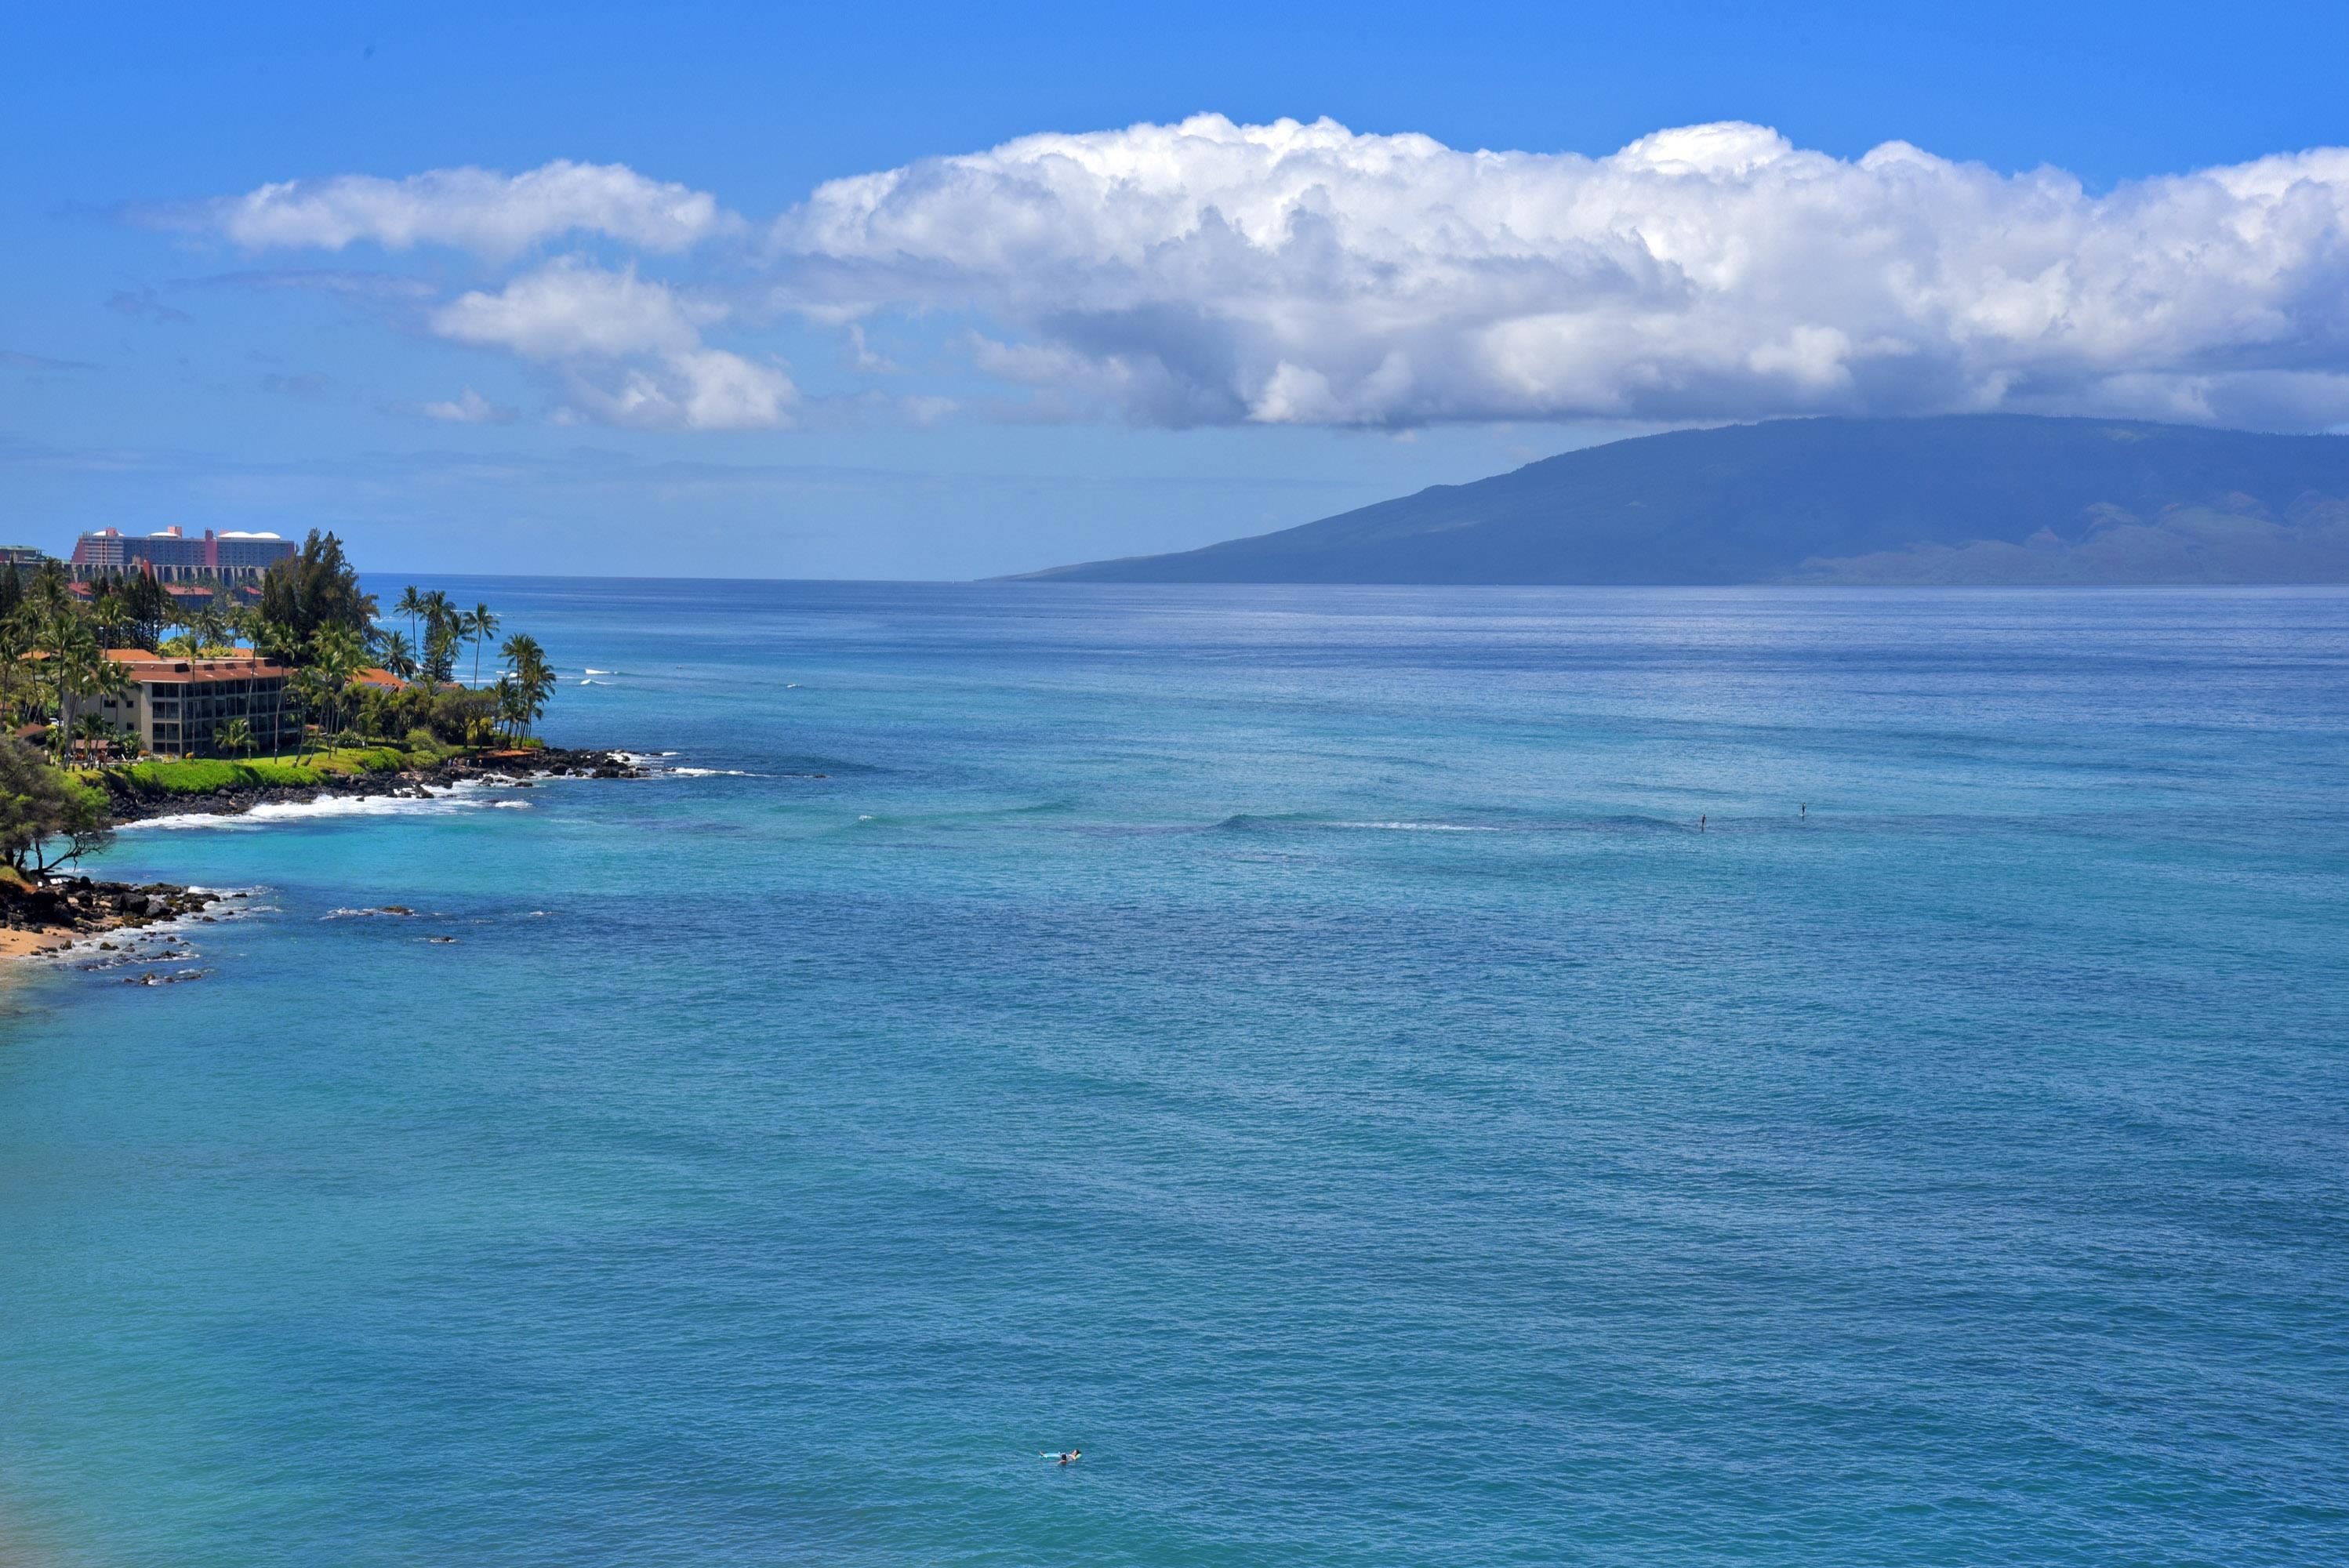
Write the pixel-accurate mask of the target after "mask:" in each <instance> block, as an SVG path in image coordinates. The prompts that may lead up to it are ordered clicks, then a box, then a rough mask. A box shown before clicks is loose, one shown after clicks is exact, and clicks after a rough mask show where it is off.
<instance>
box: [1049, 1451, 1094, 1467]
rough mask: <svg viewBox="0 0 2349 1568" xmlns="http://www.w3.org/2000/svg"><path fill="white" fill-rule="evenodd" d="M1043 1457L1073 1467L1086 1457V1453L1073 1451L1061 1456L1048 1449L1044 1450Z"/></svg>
mask: <svg viewBox="0 0 2349 1568" xmlns="http://www.w3.org/2000/svg"><path fill="white" fill-rule="evenodd" d="M1041 1457H1043V1458H1045V1459H1048V1460H1058V1461H1059V1462H1061V1464H1064V1465H1072V1464H1074V1463H1076V1462H1077V1461H1078V1460H1081V1459H1082V1458H1084V1457H1085V1451H1084V1449H1070V1450H1069V1451H1068V1452H1067V1453H1064V1454H1061V1453H1054V1452H1053V1451H1052V1450H1051V1449H1044V1450H1042V1455H1041Z"/></svg>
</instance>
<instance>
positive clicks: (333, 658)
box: [310, 626, 367, 730]
mask: <svg viewBox="0 0 2349 1568" xmlns="http://www.w3.org/2000/svg"><path fill="white" fill-rule="evenodd" d="M310 664H311V667H312V668H313V669H315V670H316V672H317V675H318V677H319V680H320V682H321V684H322V685H323V686H324V690H325V696H326V706H327V710H328V711H329V712H330V713H331V714H333V715H334V717H335V719H336V725H335V727H336V729H337V730H340V729H341V728H342V727H343V726H342V723H341V719H342V717H343V712H344V706H343V694H344V693H345V692H346V691H347V690H348V689H349V687H350V684H351V682H352V681H354V680H356V679H357V677H358V676H359V674H360V673H361V672H362V671H364V670H365V669H366V668H367V647H366V645H365V644H363V643H361V642H360V641H359V635H358V634H357V632H355V631H353V630H351V629H350V628H349V627H347V626H328V627H326V629H325V630H323V631H321V632H320V633H319V634H317V635H316V637H314V638H312V639H311V643H310Z"/></svg>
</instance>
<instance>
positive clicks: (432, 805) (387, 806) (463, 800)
mask: <svg viewBox="0 0 2349 1568" xmlns="http://www.w3.org/2000/svg"><path fill="white" fill-rule="evenodd" d="M482 788H483V787H482V786H481V785H478V784H475V783H473V782H471V780H470V779H469V780H466V781H464V782H461V783H458V784H453V785H450V786H448V787H446V788H442V789H431V791H430V793H429V794H428V795H427V796H426V797H425V798H424V799H417V798H416V797H415V796H412V795H321V796H319V797H318V798H317V799H315V800H274V801H270V802H268V803H266V804H264V805H260V806H255V807H254V808H253V809H252V810H249V811H244V812H240V813H236V814H233V815H232V814H228V813H224V812H219V811H187V812H181V813H180V814H178V815H175V816H170V817H150V818H148V819H147V820H144V821H140V822H125V823H123V824H122V830H126V831H127V830H130V829H133V828H156V829H167V830H183V829H188V828H218V829H221V830H224V831H249V830H253V829H255V828H265V827H267V826H268V825H269V824H270V823H272V822H290V821H304V820H310V819H313V818H326V817H438V816H446V815H448V814H450V813H451V812H455V811H466V810H479V809H480V808H481V807H483V806H487V805H490V804H492V802H490V801H487V800H483V799H477V798H476V797H478V796H479V794H480V793H481V789H482Z"/></svg>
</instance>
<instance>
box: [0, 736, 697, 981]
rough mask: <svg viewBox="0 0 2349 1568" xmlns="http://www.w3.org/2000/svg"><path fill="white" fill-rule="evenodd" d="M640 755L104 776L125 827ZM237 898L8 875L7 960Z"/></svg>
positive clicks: (597, 765)
mask: <svg viewBox="0 0 2349 1568" xmlns="http://www.w3.org/2000/svg"><path fill="white" fill-rule="evenodd" d="M635 756H636V754H635V753H631V752H626V751H618V750H604V749H598V748H563V747H534V748H528V749H514V750H506V751H481V752H462V753H459V754H457V755H455V756H451V757H445V758H440V759H438V760H436V761H433V762H430V763H427V764H423V765H420V766H414V767H409V768H401V769H385V770H382V771H379V772H373V773H347V774H344V773H327V774H323V775H321V776H320V777H319V779H317V781H316V783H311V784H303V785H297V786H286V785H244V784H236V785H229V786H225V787H222V788H220V789H210V790H204V791H201V792H187V793H181V792H177V791H170V790H158V789H140V787H139V786H138V784H137V782H136V781H135V780H133V779H129V778H127V777H125V776H123V775H121V774H107V775H103V776H101V779H100V782H101V783H102V785H103V786H104V788H105V789H106V791H107V795H108V797H109V812H110V814H111V816H112V818H113V820H114V822H115V823H116V824H117V825H118V826H119V825H122V824H127V823H134V822H142V821H148V820H153V819H155V818H159V817H174V816H192V815H210V816H223V817H233V816H243V814H245V813H246V812H249V811H251V810H254V808H255V807H258V806H271V805H280V804H288V803H301V802H307V801H312V800H316V799H321V798H323V797H327V796H378V797H408V798H412V799H421V798H424V797H427V796H429V795H430V794H432V793H433V792H435V791H436V790H440V789H449V788H450V787H452V786H454V785H457V784H460V783H463V782H466V781H469V780H508V779H511V780H531V779H643V778H647V777H650V774H649V771H648V770H647V769H645V768H643V767H642V766H640V765H638V764H637V763H636V761H635V760H633V758H634V757H635ZM236 896H239V895H236V894H233V893H226V892H208V891H204V890H200V889H195V888H188V887H181V886H180V885H178V884H176V883H172V882H135V883H134V882H105V881H100V880H98V879H96V878H93V877H89V876H86V875H73V876H57V877H53V878H51V879H50V880H49V881H47V882H43V883H40V884H38V885H34V886H26V885H21V884H19V883H18V882H14V881H6V880H0V965H7V964H8V963H9V961H11V960H15V959H24V958H36V957H40V956H42V955H45V954H55V953H60V952H63V951H65V950H66V949H67V948H69V947H71V946H72V945H73V944H75V943H77V942H80V941H83V940H86V939H88V938H93V937H102V936H104V935H106V934H108V933H109V932H124V931H137V930H140V929H141V928H143V927H146V926H150V925H158V924H161V923H167V922H171V921H177V920H207V919H217V918H218V917H217V916H216V915H212V914H211V913H209V912H210V911H212V909H213V908H214V907H215V906H218V905H221V904H223V903H227V902H229V901H230V900H231V899H232V898H234V897H236Z"/></svg>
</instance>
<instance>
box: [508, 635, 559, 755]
mask: <svg viewBox="0 0 2349 1568" xmlns="http://www.w3.org/2000/svg"><path fill="white" fill-rule="evenodd" d="M498 651H499V653H501V654H502V655H504V657H505V661H506V664H507V665H508V666H509V667H510V668H511V669H512V672H513V678H512V685H513V689H514V693H515V696H516V699H517V701H516V708H517V710H518V713H519V715H520V722H521V724H522V728H523V734H524V735H527V734H529V733H530V727H531V725H532V724H533V723H535V722H536V721H537V719H538V717H539V715H541V714H543V713H544V712H545V711H546V699H547V698H549V697H550V696H554V669H553V667H552V666H550V665H548V664H547V662H546V651H545V650H544V649H543V648H541V647H540V646H539V645H538V639H537V638H535V637H533V636H530V635H528V634H523V633H517V634H514V635H513V636H511V637H508V638H507V639H506V642H505V646H504V647H502V648H501V649H499V650H498Z"/></svg>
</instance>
